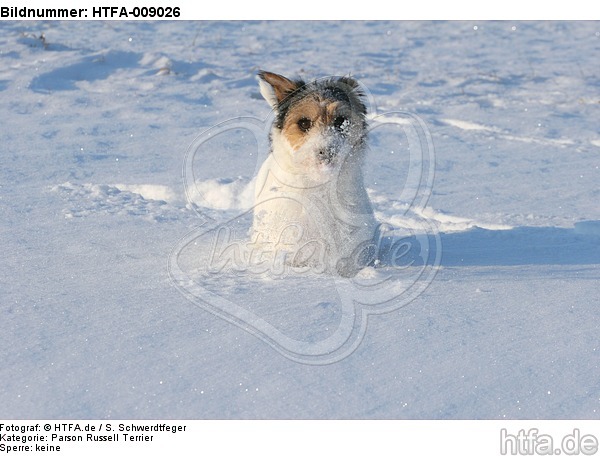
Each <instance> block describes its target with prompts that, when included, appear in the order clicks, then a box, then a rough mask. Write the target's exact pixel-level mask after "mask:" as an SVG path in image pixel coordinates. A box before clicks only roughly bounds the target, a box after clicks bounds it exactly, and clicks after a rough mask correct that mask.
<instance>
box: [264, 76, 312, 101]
mask: <svg viewBox="0 0 600 456" xmlns="http://www.w3.org/2000/svg"><path fill="white" fill-rule="evenodd" d="M258 77H259V80H258V83H259V86H260V93H261V95H262V96H263V97H264V98H265V100H267V102H268V103H269V104H270V105H271V107H272V108H276V107H277V106H278V105H279V103H281V102H282V101H283V100H285V98H286V97H287V96H289V95H290V94H291V93H293V92H294V91H296V90H297V89H298V88H299V87H301V86H302V85H303V83H302V82H301V81H290V80H289V79H288V78H285V77H283V76H281V75H279V74H275V73H269V72H268V71H259V72H258Z"/></svg>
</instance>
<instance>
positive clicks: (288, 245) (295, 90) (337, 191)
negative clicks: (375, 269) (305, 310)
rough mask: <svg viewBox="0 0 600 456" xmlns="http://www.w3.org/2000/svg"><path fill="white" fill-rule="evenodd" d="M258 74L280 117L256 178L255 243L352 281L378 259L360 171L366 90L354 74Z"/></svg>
mask: <svg viewBox="0 0 600 456" xmlns="http://www.w3.org/2000/svg"><path fill="white" fill-rule="evenodd" d="M258 76H259V84H260V92H261V94H262V95H263V97H264V98H265V99H266V100H267V102H269V104H270V105H271V107H272V108H273V110H274V114H275V119H274V122H273V126H272V129H271V135H270V141H271V151H270V153H269V155H268V157H267V158H266V160H265V162H264V163H263V164H262V166H261V168H260V170H259V173H258V175H257V179H256V190H255V194H254V198H255V201H254V213H253V225H252V245H254V246H256V248H263V249H264V251H265V252H269V253H268V254H269V255H276V256H278V258H270V259H269V261H273V262H274V263H277V262H280V263H281V264H285V265H286V266H287V267H290V268H294V269H296V270H312V271H316V272H329V273H333V274H338V275H340V276H343V277H353V276H354V275H356V273H357V272H358V271H360V270H361V269H362V268H364V267H365V266H368V265H373V264H374V262H375V260H376V258H377V245H376V243H377V241H376V238H377V237H378V223H377V222H376V220H375V217H374V215H373V209H372V207H371V202H370V200H369V197H368V195H367V192H366V190H365V187H364V183H363V174H362V164H363V161H364V159H365V153H366V139H367V122H366V118H365V116H366V111H367V110H366V106H365V103H364V93H363V92H362V91H361V88H360V86H359V84H358V83H357V82H356V81H355V80H354V79H352V78H349V77H336V78H328V79H320V80H316V81H313V82H308V83H307V82H304V81H302V80H290V79H288V78H286V77H283V76H281V75H278V74H275V73H269V72H266V71H261V72H259V74H258Z"/></svg>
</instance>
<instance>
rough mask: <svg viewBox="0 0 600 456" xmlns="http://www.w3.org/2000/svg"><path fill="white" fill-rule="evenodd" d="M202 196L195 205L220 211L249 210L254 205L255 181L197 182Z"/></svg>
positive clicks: (240, 179) (220, 179)
mask: <svg viewBox="0 0 600 456" xmlns="http://www.w3.org/2000/svg"><path fill="white" fill-rule="evenodd" d="M196 190H197V192H198V194H199V195H200V197H199V198H196V199H195V200H194V201H193V203H194V204H196V205H197V206H200V207H206V208H209V209H219V210H231V209H239V210H248V209H250V208H251V207H252V204H253V203H254V181H253V180H250V179H248V178H246V177H241V176H239V177H237V178H235V179H232V178H218V179H208V180H205V181H197V182H196Z"/></svg>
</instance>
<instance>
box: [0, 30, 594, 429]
mask: <svg viewBox="0 0 600 456" xmlns="http://www.w3.org/2000/svg"><path fill="white" fill-rule="evenodd" d="M475 25H476V27H475ZM42 35H43V39H41V38H40V37H41V36H42ZM599 51H600V25H599V24H598V23H597V22H568V23H567V22H538V23H535V22H514V23H513V22H484V23H477V24H474V23H470V22H432V23H424V22H402V23H389V22H374V23H363V22H351V23H332V22H314V23H307V22H285V23H282V22H248V23H242V22H231V23H225V22H218V23H203V22H0V62H2V65H1V66H0V122H1V125H2V127H1V129H0V144H1V146H0V147H1V152H2V154H1V156H2V166H1V168H0V236H1V239H2V245H3V247H4V254H3V260H2V262H1V263H0V271H1V272H0V306H1V307H0V312H1V314H2V331H1V332H0V345H1V346H2V351H1V355H0V356H1V357H0V382H1V384H2V388H1V389H0V416H2V417H3V418H30V419H32V418H48V419H50V418H181V419H189V418H430V419H439V418H539V419H542V418H547V419H552V418H581V419H583V418H599V417H600V338H599V332H598V328H599V327H600V312H599V310H600V309H599V305H600V293H599V291H600V231H599V228H598V226H599V223H600V222H599V221H600V207H599V204H598V201H599V200H600V189H599V184H598V183H599V182H600V169H599V166H600V129H599V127H598V126H599V125H600V74H599V67H598V61H599V60H600V52H599ZM259 68H260V69H266V70H269V71H275V72H279V73H282V74H285V75H287V76H294V77H295V76H301V77H304V78H307V79H311V78H316V77H322V76H330V75H341V74H347V73H351V74H352V75H353V76H355V77H356V78H358V79H359V80H360V81H361V82H362V84H364V86H365V87H366V88H367V89H368V90H369V92H370V97H371V108H372V112H371V118H372V122H373V123H374V124H376V123H377V116H376V114H385V113H395V114H389V115H388V117H387V121H388V123H386V124H385V125H382V126H381V128H374V130H373V135H372V138H371V148H370V155H369V163H368V169H367V171H366V181H367V187H368V188H369V193H370V196H371V198H372V200H373V203H374V206H375V211H376V215H377V217H378V218H379V219H380V220H382V221H384V222H386V223H388V224H390V225H392V226H394V227H395V228H397V229H399V230H404V231H405V232H407V233H409V234H412V235H413V236H415V237H414V238H413V239H417V240H419V242H420V245H421V246H425V245H426V244H427V243H429V242H430V241H434V240H436V239H437V241H439V245H438V244H435V243H433V244H427V245H429V246H430V247H431V249H430V250H428V249H424V250H423V249H421V251H420V253H419V252H417V253H416V254H415V256H414V258H419V255H421V256H423V255H424V254H428V255H433V256H432V257H428V258H425V260H424V262H423V263H422V266H421V269H419V266H418V265H416V266H415V265H413V266H412V267H410V268H408V269H405V270H400V271H391V272H390V271H386V270H385V269H372V268H369V269H367V270H365V271H363V272H361V274H360V276H359V277H358V278H357V279H356V281H355V282H353V284H352V286H354V287H355V288H352V287H351V288H347V286H348V283H339V282H337V281H336V279H334V278H331V277H325V276H318V275H310V274H307V275H299V276H294V275H289V276H286V277H283V278H278V277H275V278H269V277H262V276H258V275H256V274H254V275H253V274H250V273H244V271H241V272H239V271H238V272H236V271H231V270H221V271H218V272H219V273H212V274H209V273H207V272H206V270H202V268H201V267H199V266H202V264H201V262H200V263H199V260H198V259H199V258H203V257H202V256H201V255H202V254H203V252H205V251H206V250H207V249H208V248H209V247H210V242H209V238H206V237H203V236H206V230H207V229H209V228H210V229H212V228H214V227H217V226H224V225H219V224H227V223H229V224H231V223H234V222H235V223H239V225H240V226H246V225H244V223H246V224H247V218H248V217H247V211H248V209H249V208H250V206H251V191H250V190H251V184H252V177H253V176H254V174H255V172H256V169H257V163H258V161H257V159H258V160H259V159H260V158H261V157H264V153H265V152H266V151H264V150H263V149H261V147H257V144H258V145H259V146H260V145H264V138H258V139H254V137H253V136H252V135H248V134H245V133H244V130H243V129H236V128H232V129H230V130H228V131H225V132H224V133H223V134H221V135H216V136H215V137H214V138H211V140H210V141H206V142H202V143H198V142H197V138H198V135H199V134H201V133H202V132H204V131H206V130H207V129H209V128H211V127H214V126H216V125H219V124H220V123H222V122H225V121H229V120H230V119H238V120H237V121H234V124H232V125H233V126H235V125H238V124H239V122H240V120H239V117H240V116H244V118H254V119H260V120H261V121H262V120H264V119H268V118H269V117H268V116H269V107H268V105H267V103H266V102H265V101H264V100H263V99H262V97H261V96H260V93H259V89H258V85H257V81H256V71H257V70H258V69H259ZM373 111H374V112H373ZM398 113H411V115H414V116H418V118H419V119H422V121H423V122H424V124H425V125H426V126H427V127H428V131H429V132H430V133H431V138H432V140H433V144H434V145H435V162H434V163H435V181H434V182H433V185H432V186H429V187H428V188H425V191H426V195H425V197H424V198H421V200H419V201H421V202H422V203H423V204H412V202H411V201H407V200H405V198H404V197H403V195H404V196H405V195H406V194H408V193H410V192H411V191H413V190H414V191H415V192H417V191H418V189H417V188H416V187H415V188H414V189H413V188H412V186H418V185H420V183H419V182H417V183H415V182H413V180H412V177H411V174H410V166H409V165H412V164H413V163H414V161H413V160H412V159H410V160H409V155H408V152H407V149H408V147H407V145H408V142H409V139H406V141H404V142H403V140H402V138H401V135H398V134H397V133H398V132H402V131H405V130H402V128H404V127H403V126H402V125H403V122H404V123H406V119H407V117H406V116H404V117H403V116H402V115H401V114H398ZM394 119H395V120H394ZM235 122H238V124H236V123H235ZM246 133H247V131H246ZM265 136H266V130H265ZM195 141H196V142H195ZM194 144H195V145H196V146H197V147H191V145H194ZM190 150H192V152H193V153H189V151H190ZM432 163H433V162H432ZM186 166H188V168H187V169H188V170H191V171H193V173H192V175H190V174H189V173H187V174H186V173H184V174H185V178H186V179H187V180H186V181H185V182H187V183H188V186H187V187H186V186H185V185H184V179H182V168H183V169H184V170H185V169H186V168H185V167H186ZM423 169H424V168H423ZM190 179H191V182H193V183H194V185H193V189H194V190H193V191H192V192H191V193H190V192H187V193H186V191H187V190H189V189H190V186H189V182H190ZM429 191H430V192H431V196H430V198H429V199H428V200H427V198H426V197H427V196H428V193H427V192H429ZM249 195H250V196H249ZM188 198H189V201H188ZM425 202H427V204H425ZM244 214H246V215H244ZM238 234H239V233H238ZM414 245H416V244H414ZM440 245H441V247H440ZM439 254H441V264H440V265H439V270H436V269H435V268H433V266H435V264H434V263H436V261H438V260H439V257H438V255H439ZM198 255H200V256H198ZM431 258H434V259H433V260H432V259H431ZM436 259H437V260H436ZM430 263H431V264H430ZM428 265H429V269H428V271H429V272H428V274H430V276H427V275H426V274H425V275H423V276H419V277H421V278H418V277H417V276H414V277H413V276H411V274H412V273H413V272H414V271H417V272H418V271H423V270H425V269H423V268H426V267H427V266H428ZM432 271H433V272H432ZM435 272H437V274H435ZM386 274H387V275H386ZM415 277H417V278H415ZM388 279H389V280H388ZM385 280H388V282H387V283H388V284H389V283H390V281H391V283H392V285H391V286H390V288H389V289H385V292H386V293H393V290H392V289H395V288H394V287H396V288H398V287H399V288H398V289H402V290H408V289H409V288H410V283H421V284H422V286H421V287H417V288H414V290H416V291H415V292H414V293H413V294H412V295H410V293H409V292H407V293H406V294H403V295H401V296H400V297H399V298H397V299H396V298H395V299H392V300H390V301H389V302H387V303H383V302H382V300H381V299H379V300H378V298H380V297H381V295H377V293H375V295H374V296H373V302H372V303H371V304H370V305H371V306H372V307H371V308H369V305H365V306H363V307H360V305H359V304H356V307H353V305H354V304H352V297H355V298H356V299H363V303H364V301H366V300H367V298H368V296H367V295H368V293H363V294H361V290H362V288H360V287H361V286H364V289H366V290H368V289H369V288H368V287H369V286H371V285H372V284H374V283H378V284H379V285H378V286H381V287H383V286H384V281H385ZM378 281H379V282H378ZM357 284H358V285H357ZM345 287H346V288H345ZM402 287H408V288H402ZM381 289H383V288H381ZM357 290H358V291H357ZM186 292H187V294H186ZM356 293H358V294H356ZM199 296H200V297H199ZM349 296H350V301H348V297H349ZM203 299H204V301H203ZM219 299H220V301H219ZM207 303H208V304H211V303H212V304H214V305H215V307H216V308H218V309H216V308H214V309H212V310H211V309H209V308H208V307H209V305H208V304H207ZM349 303H350V305H349ZM223 306H230V307H229V310H230V311H231V312H234V313H235V312H237V314H236V315H234V316H233V317H232V316H231V314H227V312H225V311H224V310H223V309H224V308H225V307H223ZM378 306H379V307H378ZM386 306H387V307H386ZM348 308H350V313H351V314H352V312H354V313H353V314H352V315H353V316H354V317H357V316H359V317H360V316H361V315H362V316H363V317H365V315H366V313H371V315H370V316H369V317H368V319H367V318H366V317H365V318H363V319H362V320H361V321H360V325H359V326H360V327H359V326H356V321H357V320H356V318H355V320H354V323H350V324H349V326H348V325H347V321H346V320H345V319H344V318H345V317H347V315H348V314H346V313H345V312H346V311H347V310H348ZM353 309H354V311H353ZM361 309H362V310H361ZM365 309H367V310H365ZM369 309H370V310H369ZM209 310H210V311H209ZM361 311H362V312H363V313H362V314H361ZM365 312H366V313H365ZM248 315H260V319H257V320H255V321H254V322H250V324H248V322H246V323H244V322H243V321H242V322H240V321H238V320H236V318H237V317H241V318H242V319H243V317H244V316H248ZM236 316H237V317H236ZM234 317H236V318H234ZM232 322H233V323H232ZM345 325H346V326H345ZM353 325H354V326H353ZM358 327H359V330H360V331H363V332H360V331H359V332H358V333H352V334H353V337H354V339H353V345H351V346H350V347H347V350H346V351H345V352H343V353H341V355H340V356H338V358H336V359H334V358H333V357H332V358H327V356H328V355H327V348H328V344H329V343H330V342H331V340H333V339H335V338H334V337H330V334H334V335H335V334H337V333H338V330H339V329H340V328H341V329H344V328H345V329H348V330H350V331H353V330H354V329H356V328H358ZM261 331H262V332H261ZM269 335H270V336H273V337H274V338H275V339H274V340H273V339H269ZM278 341H279V342H282V343H283V344H288V346H287V348H285V347H284V348H282V346H281V345H278ZM290 344H291V345H290ZM294 344H296V345H294ZM290 347H291V348H290ZM330 348H331V349H332V350H334V349H335V347H333V346H331V347H330ZM288 349H290V350H291V351H290V350H288ZM286 350H287V351H286ZM294 350H296V352H298V353H300V355H299V358H301V359H294V356H293V353H292V352H293V351H294ZM311 350H313V351H311ZM315 350H316V351H315ZM317 352H318V354H320V355H319V356H321V358H319V357H318V356H317V357H315V356H313V355H315V353H317ZM334 352H335V350H334V351H332V353H334ZM311 353H312V354H311ZM324 354H325V355H324ZM290 358H291V359H290ZM315 359H317V361H319V362H312V361H314V360H315Z"/></svg>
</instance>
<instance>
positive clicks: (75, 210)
mask: <svg viewBox="0 0 600 456" xmlns="http://www.w3.org/2000/svg"><path fill="white" fill-rule="evenodd" d="M51 191H52V192H56V193H58V194H59V195H60V196H61V197H63V198H64V199H66V200H67V201H68V203H69V206H68V207H67V208H65V209H63V214H64V216H65V218H68V219H70V218H80V217H88V216H93V215H97V214H104V215H107V214H109V215H128V216H139V217H143V218H145V219H147V220H151V221H162V220H165V219H174V218H175V217H178V213H179V210H178V209H177V208H174V207H170V206H169V205H168V204H167V202H166V201H164V200H163V199H162V198H161V197H166V198H167V199H172V198H174V194H173V192H172V191H171V190H170V189H168V188H167V187H165V186H160V185H158V186H154V185H139V186H135V185H106V184H91V183H86V184H75V183H71V182H65V183H63V184H60V185H57V186H54V187H52V188H51Z"/></svg>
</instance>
